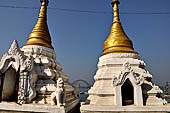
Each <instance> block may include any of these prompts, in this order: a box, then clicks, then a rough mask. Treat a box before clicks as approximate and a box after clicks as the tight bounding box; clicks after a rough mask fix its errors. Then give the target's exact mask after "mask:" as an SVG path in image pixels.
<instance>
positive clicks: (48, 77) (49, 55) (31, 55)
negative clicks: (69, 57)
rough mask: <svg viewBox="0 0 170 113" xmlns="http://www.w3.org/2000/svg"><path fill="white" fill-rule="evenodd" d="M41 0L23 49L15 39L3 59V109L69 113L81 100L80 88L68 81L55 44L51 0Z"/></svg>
mask: <svg viewBox="0 0 170 113" xmlns="http://www.w3.org/2000/svg"><path fill="white" fill-rule="evenodd" d="M41 3H42V5H41V9H40V14H39V17H38V21H37V24H36V25H35V27H34V29H33V30H32V32H31V34H30V36H29V38H28V41H27V43H26V44H24V46H23V47H22V48H21V49H20V48H19V45H18V43H17V41H16V40H15V41H14V42H13V43H12V45H11V47H10V49H9V51H8V52H7V53H5V54H4V55H3V57H2V59H1V61H0V72H1V74H0V101H1V103H0V110H4V111H6V110H10V111H21V112H25V111H27V112H55V113H66V112H69V111H70V110H72V109H74V108H75V107H76V106H77V105H78V104H79V101H80V98H79V89H74V88H73V87H72V86H71V85H69V84H68V78H67V75H66V74H65V73H64V72H63V71H62V66H61V64H60V63H59V62H57V61H56V53H55V51H54V49H53V47H52V45H51V43H52V41H51V37H50V33H49V30H48V25H47V5H48V0H41ZM13 102H14V103H13ZM18 104H20V105H21V106H20V105H18Z"/></svg>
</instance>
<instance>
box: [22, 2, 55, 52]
mask: <svg viewBox="0 0 170 113" xmlns="http://www.w3.org/2000/svg"><path fill="white" fill-rule="evenodd" d="M41 3H42V5H41V9H40V13H39V17H38V21H37V24H36V25H35V26H34V28H33V30H32V32H31V34H30V35H29V38H28V41H27V43H26V44H24V46H27V45H39V46H44V47H48V48H51V49H53V47H52V45H51V43H52V42H51V36H50V33H49V30H48V25H47V5H48V0H41Z"/></svg>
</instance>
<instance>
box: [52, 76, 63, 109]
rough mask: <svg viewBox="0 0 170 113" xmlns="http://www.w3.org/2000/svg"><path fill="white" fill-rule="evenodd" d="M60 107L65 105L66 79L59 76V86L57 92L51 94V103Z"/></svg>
mask: <svg viewBox="0 0 170 113" xmlns="http://www.w3.org/2000/svg"><path fill="white" fill-rule="evenodd" d="M56 104H57V106H58V107H60V106H65V88H64V80H63V79H62V78H58V80H57V88H56V90H55V92H53V93H52V94H51V105H56Z"/></svg>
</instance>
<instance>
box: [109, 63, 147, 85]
mask: <svg viewBox="0 0 170 113" xmlns="http://www.w3.org/2000/svg"><path fill="white" fill-rule="evenodd" d="M123 68H124V69H123V71H121V74H120V75H119V77H116V76H114V77H113V78H112V81H113V85H114V86H118V85H122V84H123V83H124V82H125V80H126V78H127V76H129V77H133V78H134V81H132V82H134V83H135V84H137V85H142V83H143V82H144V77H143V75H140V74H138V73H135V72H134V71H133V70H132V68H131V66H130V63H129V62H126V63H125V64H124V65H123Z"/></svg>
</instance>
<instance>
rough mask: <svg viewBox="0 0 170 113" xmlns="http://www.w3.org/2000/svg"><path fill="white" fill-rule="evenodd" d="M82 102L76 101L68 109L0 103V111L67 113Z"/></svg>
mask: <svg viewBox="0 0 170 113" xmlns="http://www.w3.org/2000/svg"><path fill="white" fill-rule="evenodd" d="M79 102H80V100H79V99H76V100H74V101H73V102H71V103H70V104H69V105H68V106H66V107H57V106H51V105H42V104H39V105H37V104H23V105H18V104H16V103H9V102H8V103H7V102H2V103H0V111H3V112H8V111H9V112H11V113H12V112H22V113H31V112H37V113H67V112H68V111H70V110H71V109H73V108H74V107H75V106H76V105H78V103H79Z"/></svg>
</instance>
